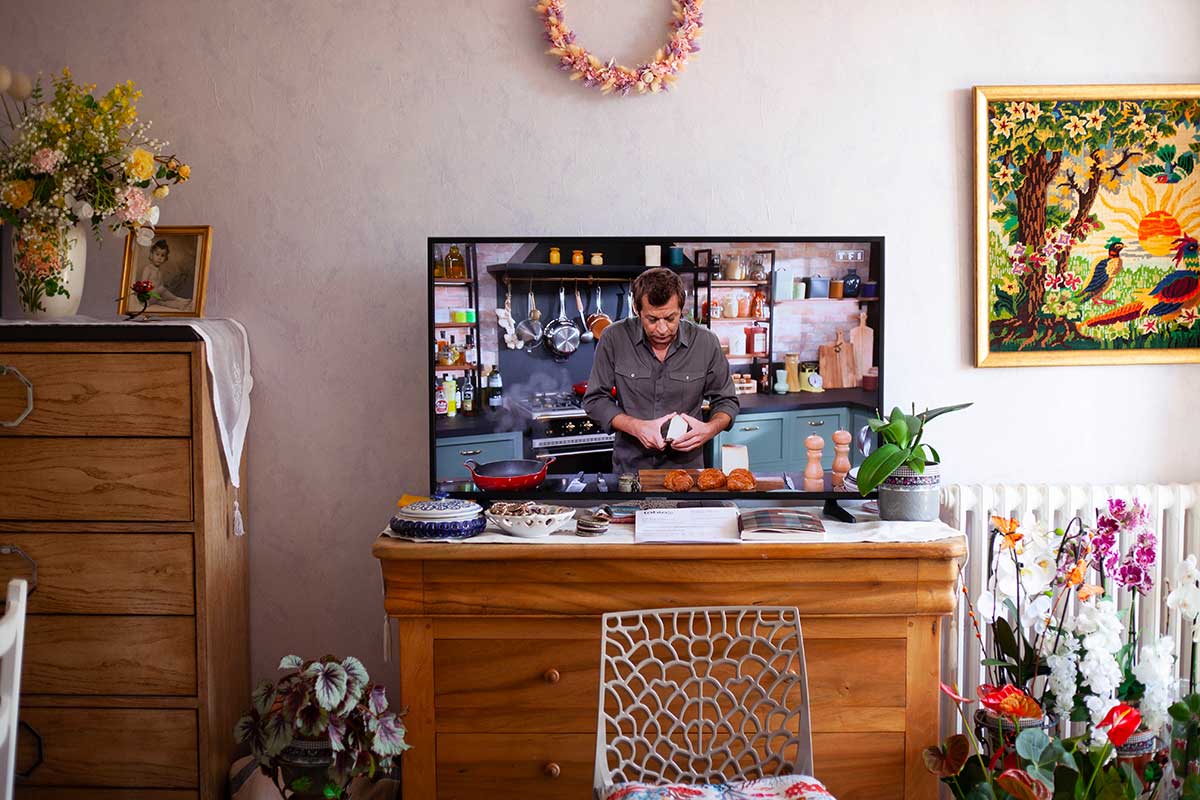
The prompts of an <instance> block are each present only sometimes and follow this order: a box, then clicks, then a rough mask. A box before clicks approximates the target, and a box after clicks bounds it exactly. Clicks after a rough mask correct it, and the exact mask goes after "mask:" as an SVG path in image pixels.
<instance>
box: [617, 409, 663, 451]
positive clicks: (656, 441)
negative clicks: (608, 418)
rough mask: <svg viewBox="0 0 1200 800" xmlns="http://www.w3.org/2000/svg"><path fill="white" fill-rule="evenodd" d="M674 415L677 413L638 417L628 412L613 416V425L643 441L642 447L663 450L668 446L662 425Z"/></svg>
mask: <svg viewBox="0 0 1200 800" xmlns="http://www.w3.org/2000/svg"><path fill="white" fill-rule="evenodd" d="M674 416H675V414H667V415H665V416H662V417H659V418H658V419H636V418H634V417H631V416H629V415H628V414H618V415H617V416H616V417H614V418H613V421H612V425H613V427H614V428H616V429H617V430H619V431H624V432H625V433H628V434H629V435H630V436H632V437H634V438H635V439H637V440H638V441H639V442H641V443H642V447H645V448H646V449H648V450H662V449H663V448H665V447H666V446H667V443H666V442H665V441H663V436H662V426H663V424H664V423H665V422H666V421H667V420H669V419H671V417H674Z"/></svg>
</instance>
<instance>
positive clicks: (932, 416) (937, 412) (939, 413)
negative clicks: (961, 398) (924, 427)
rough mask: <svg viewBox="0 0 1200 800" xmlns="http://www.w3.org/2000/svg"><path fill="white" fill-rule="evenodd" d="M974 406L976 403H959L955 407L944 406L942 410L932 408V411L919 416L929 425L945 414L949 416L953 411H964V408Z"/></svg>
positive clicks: (929, 410)
mask: <svg viewBox="0 0 1200 800" xmlns="http://www.w3.org/2000/svg"><path fill="white" fill-rule="evenodd" d="M973 405H975V404H974V403H959V404H958V405H954V406H942V407H941V408H931V409H927V410H925V411H922V412H921V413H920V414H918V415H917V416H918V417H920V418H921V421H922V422H925V423H926V424H928V423H929V420H931V419H937V418H938V417H940V416H942V415H943V414H949V413H950V412H952V411H962V410H963V409H964V408H970V407H971V406H973Z"/></svg>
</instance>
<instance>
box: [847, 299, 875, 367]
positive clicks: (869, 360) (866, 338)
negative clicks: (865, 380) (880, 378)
mask: <svg viewBox="0 0 1200 800" xmlns="http://www.w3.org/2000/svg"><path fill="white" fill-rule="evenodd" d="M850 344H852V345H854V366H855V367H856V368H857V369H858V382H859V383H862V376H863V375H866V374H867V370H869V369H870V368H871V367H873V366H875V363H874V362H875V331H873V330H872V329H871V328H869V327H867V310H866V309H865V308H864V309H862V310H861V311H859V312H858V327H857V328H851V329H850Z"/></svg>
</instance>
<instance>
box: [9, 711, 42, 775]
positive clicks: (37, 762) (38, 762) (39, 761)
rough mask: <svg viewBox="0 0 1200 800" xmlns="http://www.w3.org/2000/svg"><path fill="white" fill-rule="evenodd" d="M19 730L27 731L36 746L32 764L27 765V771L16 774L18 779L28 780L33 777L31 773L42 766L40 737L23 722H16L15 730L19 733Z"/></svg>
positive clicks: (14, 744)
mask: <svg viewBox="0 0 1200 800" xmlns="http://www.w3.org/2000/svg"><path fill="white" fill-rule="evenodd" d="M21 728H24V729H25V730H27V731H29V735H30V736H32V737H33V743H34V744H35V745H36V746H37V756H36V757H35V758H34V759H33V763H32V764H30V765H29V769H27V770H23V771H21V772H18V773H17V777H18V778H29V777H32V776H33V771H34V770H35V769H37V768H38V767H40V766H41V765H42V761H43V755H44V752H43V747H42V735H41V734H40V733H38V732H37V730H35V729H34V727H33V726H32V725H30V724H29V723H28V722H26V721H25V720H19V721H18V722H17V730H18V731H19V730H20V729H21ZM13 746H14V747H15V746H16V742H13Z"/></svg>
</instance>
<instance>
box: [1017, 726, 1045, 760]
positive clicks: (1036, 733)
mask: <svg viewBox="0 0 1200 800" xmlns="http://www.w3.org/2000/svg"><path fill="white" fill-rule="evenodd" d="M1049 745H1050V737H1049V736H1047V735H1046V733H1045V732H1044V731H1042V730H1041V729H1040V728H1027V729H1025V730H1023V731H1021V732H1020V733H1019V734H1018V735H1017V755H1019V756H1020V757H1021V758H1023V759H1025V760H1026V761H1032V762H1033V763H1035V764H1037V763H1038V762H1040V761H1041V758H1042V751H1043V750H1045V749H1046V748H1047V747H1049Z"/></svg>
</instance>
